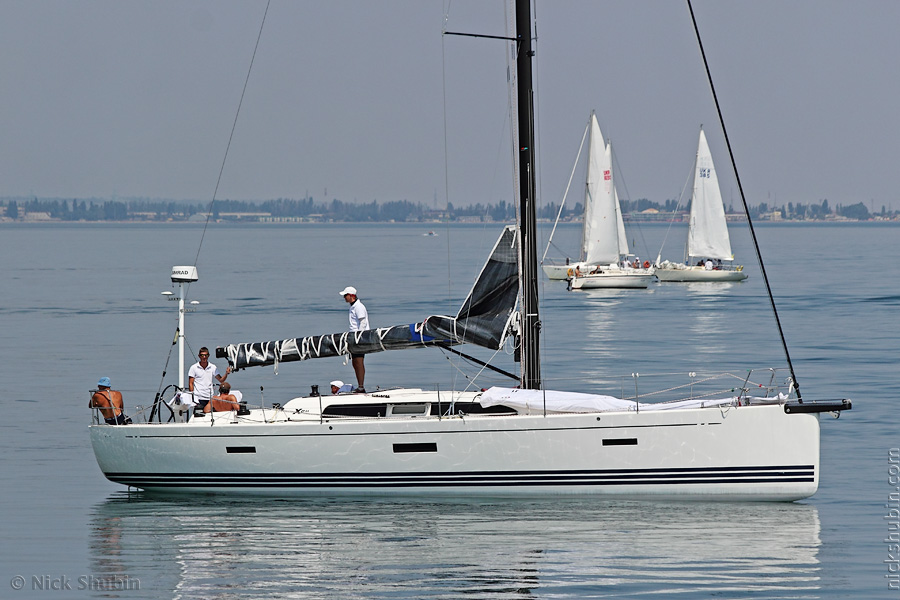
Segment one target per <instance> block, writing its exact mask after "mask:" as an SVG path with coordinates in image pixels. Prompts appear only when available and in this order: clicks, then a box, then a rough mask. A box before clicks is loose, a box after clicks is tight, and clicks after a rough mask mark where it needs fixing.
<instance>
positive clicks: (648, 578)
mask: <svg viewBox="0 0 900 600" xmlns="http://www.w3.org/2000/svg"><path fill="white" fill-rule="evenodd" d="M92 521H93V523H92V525H93V526H92V540H91V556H90V567H91V569H93V570H94V571H95V572H98V573H99V572H108V573H110V574H111V575H118V576H119V577H124V576H127V577H128V578H130V579H132V580H133V579H139V580H140V581H141V583H142V585H141V590H140V591H134V590H132V591H129V592H128V597H129V598H140V597H142V595H143V594H146V596H145V597H147V598H155V597H159V594H161V593H162V594H164V595H166V596H168V595H170V594H173V595H174V597H176V598H181V597H183V598H198V597H202V598H226V597H227V598H229V599H234V598H258V597H262V596H265V597H284V596H285V595H290V597H292V598H326V597H365V598H384V597H419V598H421V597H430V598H435V597H437V598H444V597H446V598H459V597H462V596H466V595H468V596H470V597H487V596H502V597H505V598H506V597H509V598H533V597H548V596H553V597H556V596H565V597H588V596H590V597H597V596H609V597H616V598H628V597H645V596H655V595H658V594H659V593H660V592H665V593H666V594H680V595H682V596H684V597H691V598H694V597H701V596H702V597H710V596H721V597H735V595H740V596H742V597H743V596H748V597H760V595H764V597H766V598H796V597H798V596H800V597H807V596H813V597H816V596H817V595H818V593H817V592H818V591H820V590H821V580H820V573H819V561H818V557H817V553H818V551H819V547H820V544H821V542H820V539H819V517H818V512H817V510H816V508H815V507H813V506H807V505H796V504H787V505H759V504H743V503H709V504H708V503H687V504H685V503H677V504H673V505H663V504H659V503H641V502H620V503H611V502H597V501H596V500H593V501H589V502H588V501H581V500H566V499H564V500H560V499H556V500H553V501H512V502H509V501H505V500H504V501H500V500H497V501H488V500H485V501H481V502H472V501H471V500H468V499H467V500H465V502H462V501H460V502H459V503H457V502H454V501H446V502H433V501H426V500H424V499H423V501H421V502H416V501H413V502H410V501H404V502H402V503H401V502H393V501H389V500H384V501H365V500H358V501H352V500H340V501H336V500H335V501H326V500H301V501H284V500H282V501H268V502H265V503H261V502H260V501H258V500H253V501H228V500H223V499H216V498H204V499H201V500H199V501H196V500H192V501H191V502H190V503H185V502H184V500H183V498H181V499H178V498H173V499H172V501H166V500H160V499H159V498H158V497H152V498H151V497H150V496H147V495H145V494H133V495H127V494H124V493H123V494H117V495H115V496H113V497H111V498H110V499H109V500H107V501H106V502H104V503H101V504H98V505H97V506H96V507H95V508H94V511H93V516H92Z"/></svg>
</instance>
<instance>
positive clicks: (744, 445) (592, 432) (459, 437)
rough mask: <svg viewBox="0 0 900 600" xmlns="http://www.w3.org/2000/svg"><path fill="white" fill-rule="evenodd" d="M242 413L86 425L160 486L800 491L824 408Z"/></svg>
mask: <svg viewBox="0 0 900 600" xmlns="http://www.w3.org/2000/svg"><path fill="white" fill-rule="evenodd" d="M254 412H257V411H254ZM267 412H268V415H269V416H270V417H271V415H272V411H271V410H270V411H267ZM234 421H235V420H234V419H233V418H221V419H220V420H218V421H216V422H215V423H214V424H213V425H210V423H209V422H208V421H207V422H205V423H194V422H190V423H171V424H135V425H128V426H109V425H93V426H91V427H90V434H91V442H92V444H93V447H94V452H95V454H96V456H97V461H98V463H99V465H100V468H101V470H102V471H103V473H104V475H106V477H107V478H108V479H110V480H111V481H114V482H118V483H121V484H124V485H129V486H133V487H137V488H142V489H144V490H148V491H154V492H163V493H191V494H196V493H228V494H244V495H271V496H322V495H328V496H334V495H373V494H374V495H442V496H455V495H465V496H469V495H480V496H546V495H566V494H591V495H598V496H611V497H622V498H658V499H662V498H677V499H684V500H691V499H694V500H764V501H793V500H799V499H801V498H805V497H808V496H810V495H812V494H814V493H815V491H816V489H817V487H818V482H819V421H818V417H817V416H816V415H815V414H786V413H785V412H784V409H783V406H781V405H777V404H775V405H762V406H742V407H733V408H729V409H725V410H720V409H718V408H701V409H685V410H673V411H656V412H641V413H636V412H605V413H591V414H552V415H547V416H541V415H535V416H529V415H513V416H498V415H493V416H481V415H466V416H464V417H450V418H446V417H445V418H443V419H438V418H436V417H434V418H427V417H426V418H395V419H392V418H381V419H350V418H344V419H326V420H325V421H324V422H322V423H320V422H319V420H318V419H313V420H307V421H300V422H297V421H295V422H285V421H282V422H279V423H265V422H255V423H246V422H234Z"/></svg>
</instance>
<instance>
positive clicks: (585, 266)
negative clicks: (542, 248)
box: [541, 112, 653, 289]
mask: <svg viewBox="0 0 900 600" xmlns="http://www.w3.org/2000/svg"><path fill="white" fill-rule="evenodd" d="M588 132H589V135H590V137H589V141H588V158H587V168H586V169H585V170H586V178H585V179H586V180H585V191H584V224H583V226H582V233H581V260H579V261H578V262H574V263H572V262H571V261H567V264H555V263H551V262H547V261H544V262H543V264H542V265H541V267H542V268H543V270H544V274H546V275H547V277H548V278H550V279H566V280H568V281H569V287H570V288H571V289H589V288H646V287H647V286H648V285H649V284H650V283H651V282H652V281H653V269H652V267H650V265H649V264H648V265H647V267H646V268H644V266H643V264H637V265H634V266H632V265H631V264H630V263H628V257H629V255H630V251H629V248H628V238H627V237H626V235H625V221H624V220H623V219H622V208H621V205H620V204H619V194H618V192H617V191H616V186H615V180H614V175H613V168H612V142H609V143H606V142H604V139H603V134H602V133H601V132H600V125H599V123H598V122H597V116H596V115H595V114H594V113H593V112H591V117H590V119H589V121H588ZM551 240H552V236H551ZM548 247H549V244H548Z"/></svg>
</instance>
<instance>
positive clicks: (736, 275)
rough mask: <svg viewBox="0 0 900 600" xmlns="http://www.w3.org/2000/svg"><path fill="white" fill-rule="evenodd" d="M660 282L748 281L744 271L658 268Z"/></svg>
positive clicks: (691, 267) (694, 267) (657, 275)
mask: <svg viewBox="0 0 900 600" xmlns="http://www.w3.org/2000/svg"><path fill="white" fill-rule="evenodd" d="M656 277H657V278H658V279H659V280H660V281H743V280H745V279H747V275H746V273H744V272H743V271H735V270H728V269H719V270H715V269H713V270H711V271H707V270H706V268H705V267H697V266H690V267H685V268H683V269H666V268H664V267H657V268H656Z"/></svg>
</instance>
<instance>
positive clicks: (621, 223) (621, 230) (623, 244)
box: [610, 142, 629, 256]
mask: <svg viewBox="0 0 900 600" xmlns="http://www.w3.org/2000/svg"><path fill="white" fill-rule="evenodd" d="M611 145H612V142H610V146H611ZM610 154H612V148H610ZM613 193H614V194H615V196H616V232H617V233H618V238H619V255H620V256H628V254H629V250H628V236H626V235H625V220H624V219H623V218H622V205H621V204H619V192H618V191H617V190H616V189H615V187H613Z"/></svg>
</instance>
